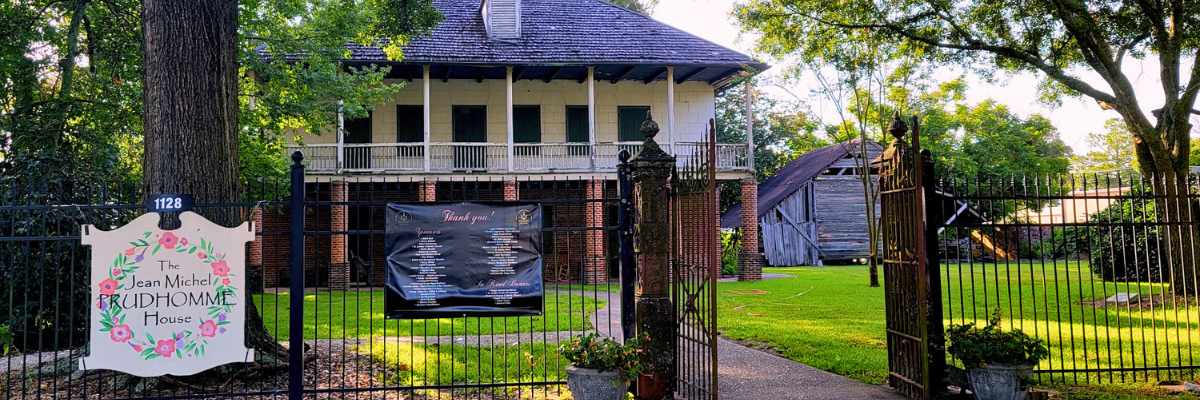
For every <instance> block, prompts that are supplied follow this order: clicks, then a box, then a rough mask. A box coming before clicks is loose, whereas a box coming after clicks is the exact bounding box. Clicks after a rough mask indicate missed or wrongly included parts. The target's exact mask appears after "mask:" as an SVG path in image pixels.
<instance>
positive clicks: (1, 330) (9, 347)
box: [0, 325, 15, 357]
mask: <svg viewBox="0 0 1200 400" xmlns="http://www.w3.org/2000/svg"><path fill="white" fill-rule="evenodd" d="M13 350H15V349H14V348H13V335H12V329H9V327H8V325H0V357H2V356H7V355H8V353H9V352H10V351H13Z"/></svg>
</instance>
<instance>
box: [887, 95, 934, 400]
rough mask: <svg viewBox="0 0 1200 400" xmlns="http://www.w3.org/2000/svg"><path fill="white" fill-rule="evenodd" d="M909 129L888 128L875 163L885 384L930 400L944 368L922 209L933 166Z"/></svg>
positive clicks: (930, 249) (931, 235) (927, 218)
mask: <svg viewBox="0 0 1200 400" xmlns="http://www.w3.org/2000/svg"><path fill="white" fill-rule="evenodd" d="M908 131H909V129H908V126H906V125H905V123H904V121H903V120H901V119H900V117H899V115H897V116H896V118H895V119H894V120H893V121H892V126H891V128H890V129H889V132H890V133H891V134H892V136H894V137H895V139H893V140H892V143H891V144H890V145H889V146H888V148H887V150H885V151H884V153H883V155H882V156H881V160H880V162H881V164H882V165H881V169H880V176H879V185H880V203H881V204H880V206H881V211H882V212H881V215H880V217H881V218H880V228H881V233H882V235H883V272H884V292H885V294H884V296H885V299H884V302H885V307H886V313H887V346H888V384H889V385H891V386H892V387H893V388H895V389H896V390H897V391H899V392H900V393H902V394H904V395H905V396H907V397H908V398H910V399H930V398H934V397H936V396H937V395H938V394H939V393H940V392H941V391H942V389H941V388H942V387H943V385H942V376H943V374H944V370H945V353H944V351H945V343H944V338H943V332H942V311H941V298H940V294H941V289H940V280H939V275H938V273H937V249H936V243H927V239H928V238H936V237H937V234H936V229H937V224H931V223H929V221H930V220H935V217H934V216H932V215H929V214H930V213H929V212H928V210H929V209H930V207H927V204H926V203H927V202H926V199H927V198H928V197H929V195H931V194H932V188H933V182H932V180H933V179H932V172H933V163H932V161H930V160H929V154H928V152H921V147H920V137H919V136H920V135H919V132H920V131H919V129H918V121H917V119H916V117H913V119H912V145H911V146H910V145H909V144H908V143H906V141H905V138H904V137H905V134H906V133H908ZM930 230H933V231H932V232H931V231H930Z"/></svg>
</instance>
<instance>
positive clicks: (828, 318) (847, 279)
mask: <svg viewBox="0 0 1200 400" xmlns="http://www.w3.org/2000/svg"><path fill="white" fill-rule="evenodd" d="M1043 268H1046V269H1043ZM946 271H947V272H948V273H949V274H950V276H949V278H947V277H946V276H943V281H948V284H947V288H948V289H950V290H953V293H952V296H949V297H948V298H949V300H948V301H947V304H946V305H945V308H946V310H947V319H948V320H949V319H950V318H953V320H952V321H947V323H951V322H953V323H962V322H971V321H972V319H973V318H977V319H978V320H980V321H982V320H984V319H986V318H987V316H988V315H989V314H990V313H991V312H992V311H995V310H997V309H999V310H1000V314H1001V316H1002V321H1003V324H1004V326H1005V327H1014V326H1015V327H1018V328H1023V329H1024V330H1025V331H1026V332H1028V333H1030V334H1037V335H1038V336H1040V337H1043V338H1045V339H1047V341H1048V342H1049V346H1050V348H1051V352H1052V355H1053V356H1052V358H1053V359H1052V360H1047V361H1046V362H1044V363H1043V364H1042V365H1041V366H1040V368H1054V369H1062V368H1064V367H1065V368H1084V367H1085V366H1086V367H1090V368H1094V367H1096V366H1098V365H1100V366H1111V367H1120V366H1121V365H1122V364H1121V363H1122V362H1124V366H1125V367H1130V366H1134V365H1137V366H1142V365H1155V360H1154V359H1153V358H1149V359H1145V360H1144V359H1143V357H1142V356H1143V354H1150V355H1151V356H1150V357H1153V356H1152V355H1153V354H1158V355H1159V360H1158V361H1157V363H1158V364H1159V365H1181V364H1182V365H1196V364H1193V363H1191V360H1193V359H1194V360H1196V361H1197V362H1200V328H1198V324H1200V313H1198V312H1197V310H1198V309H1197V307H1195V305H1194V304H1193V305H1191V306H1190V307H1185V306H1183V305H1181V304H1176V306H1175V307H1170V308H1167V307H1162V306H1161V305H1160V306H1159V307H1157V308H1155V309H1143V310H1138V309H1125V308H1122V309H1114V308H1113V307H1108V308H1105V307H1096V306H1095V305H1093V304H1090V303H1089V301H1091V300H1094V299H1097V298H1103V296H1105V295H1111V294H1114V293H1116V292H1139V293H1142V294H1143V295H1154V294H1158V295H1161V294H1162V293H1164V290H1165V289H1164V287H1163V286H1162V285H1151V284H1141V285H1138V284H1131V285H1126V284H1124V283H1120V284H1114V283H1104V282H1100V281H1099V280H1098V279H1095V280H1094V279H1093V278H1092V276H1091V274H1090V273H1089V272H1088V271H1087V269H1086V264H1079V263H1060V264H1057V265H1047V266H1045V267H1043V266H1041V265H1029V264H1024V265H1022V264H1016V263H1013V264H1011V265H1008V266H1003V265H1002V266H1001V267H1000V268H999V269H997V268H995V267H993V268H991V269H981V268H977V266H968V265H963V266H961V267H959V266H950V267H949V268H948V269H947V270H946ZM768 272H774V273H783V274H787V275H788V276H789V277H788V278H782V279H773V280H765V281H761V282H730V283H722V284H721V285H719V287H718V291H719V296H720V297H719V298H720V300H719V301H718V310H719V317H718V324H719V326H720V331H721V334H722V335H724V336H726V337H728V338H731V339H734V340H738V341H742V342H744V343H749V344H753V345H757V346H761V347H763V348H768V349H770V350H771V351H774V352H777V353H779V354H780V355H782V356H784V357H787V358H790V359H792V360H796V361H799V362H802V363H805V364H808V365H812V366H814V367H817V368H820V369H824V370H827V371H831V372H834V373H837V374H840V375H845V376H849V377H851V378H854V379H857V380H860V381H863V382H868V383H874V384H880V383H883V382H884V381H885V378H886V376H887V344H886V341H885V335H884V332H885V322H884V302H883V289H882V288H870V287H868V286H867V281H868V275H867V269H866V267H863V266H847V267H795V268H778V269H776V268H773V269H770V270H768ZM997 272H999V273H997ZM1055 273H1057V274H1058V276H1057V280H1055V279H1046V280H1043V279H1042V276H1043V274H1047V275H1045V276H1048V277H1053V276H1054V275H1053V274H1055ZM1055 281H1057V282H1058V284H1057V285H1055V284H1054V283H1053V282H1055ZM960 282H961V283H960ZM985 282H986V283H987V284H985ZM1081 283H1082V285H1081ZM997 284H998V286H997ZM996 287H999V288H1000V291H999V292H997V291H996V290H995V288H996ZM1009 287H1011V288H1012V291H1011V294H1009V290H1008V288H1009ZM1068 288H1069V290H1068ZM1093 290H1094V292H1093ZM985 291H986V296H987V299H988V300H987V301H986V304H985V301H984V300H983V298H984V294H985ZM972 294H974V296H975V297H974V304H975V306H974V307H971V306H970V304H972V300H971V299H972V297H971V296H972ZM997 298H999V301H997ZM960 299H964V300H963V301H962V302H959V300H960ZM1008 299H1012V301H1011V302H1010V301H1009V300H1008ZM950 301H953V304H950ZM964 304H965V305H967V306H966V307H964ZM989 310H990V311H989ZM963 316H965V319H964V318H963ZM1106 318H1107V320H1106ZM1106 326H1107V327H1108V328H1107V329H1106V328H1105V327H1106ZM1035 327H1036V332H1035ZM1085 346H1086V348H1087V350H1084V347H1085ZM1072 348H1074V349H1075V350H1074V351H1071V349H1072ZM1097 350H1099V351H1097ZM1110 354H1111V355H1110ZM1072 355H1074V357H1071V356H1072ZM1168 355H1169V357H1171V360H1170V362H1168V360H1167V359H1166V358H1167V356H1168ZM1122 360H1123V361H1122ZM1041 378H1042V380H1043V382H1046V383H1055V384H1077V383H1079V384H1085V383H1092V384H1094V383H1102V384H1110V380H1112V381H1115V382H1119V381H1120V378H1121V377H1120V375H1118V374H1107V373H1106V374H1092V375H1090V376H1088V375H1084V374H1078V375H1056V376H1048V375H1043V376H1042V377H1041ZM1125 378H1126V380H1132V379H1134V378H1135V377H1133V376H1126V377H1125ZM1156 378H1161V379H1164V380H1165V379H1179V378H1185V379H1187V378H1189V377H1188V376H1186V375H1184V376H1179V375H1178V374H1176V375H1173V376H1168V375H1167V374H1166V373H1163V375H1161V376H1159V377H1155V376H1154V375H1150V376H1148V377H1147V376H1144V375H1139V376H1138V377H1136V380H1139V381H1147V380H1149V381H1153V382H1157V381H1158V380H1159V379H1156ZM1195 378H1200V376H1196V377H1190V379H1195ZM1051 380H1052V382H1051ZM1135 386H1136V385H1135ZM1143 394H1145V393H1141V394H1139V395H1143ZM1117 398H1119V397H1117Z"/></svg>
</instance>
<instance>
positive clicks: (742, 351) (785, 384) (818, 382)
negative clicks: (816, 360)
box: [717, 339, 903, 400]
mask: <svg viewBox="0 0 1200 400" xmlns="http://www.w3.org/2000/svg"><path fill="white" fill-rule="evenodd" d="M717 357H718V358H719V361H718V365H719V366H720V372H719V373H720V384H719V385H720V386H719V388H720V391H721V399H722V400H758V399H773V400H857V399H888V400H892V399H896V400H902V399H903V397H901V396H900V395H898V394H896V393H895V392H892V391H891V389H888V388H886V387H883V386H875V385H868V384H865V383H862V382H859V381H856V380H853V379H850V378H847V377H844V376H841V375H835V374H832V373H829V372H825V371H822V370H819V369H816V368H813V367H810V366H807V365H804V364H800V363H798V362H795V361H791V360H788V359H786V358H783V357H779V356H776V355H774V354H770V353H767V352H764V351H759V350H755V349H751V348H749V347H746V346H742V345H740V344H737V343H734V342H732V341H729V340H725V339H721V340H720V341H719V342H718V346H717Z"/></svg>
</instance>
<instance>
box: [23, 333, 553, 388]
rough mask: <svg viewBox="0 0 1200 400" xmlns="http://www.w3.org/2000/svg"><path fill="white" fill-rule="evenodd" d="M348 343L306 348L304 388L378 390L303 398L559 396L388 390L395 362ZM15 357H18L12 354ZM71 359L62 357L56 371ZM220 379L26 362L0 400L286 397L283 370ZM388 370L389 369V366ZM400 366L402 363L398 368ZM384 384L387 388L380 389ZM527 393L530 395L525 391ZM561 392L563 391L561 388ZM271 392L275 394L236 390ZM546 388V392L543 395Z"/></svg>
mask: <svg viewBox="0 0 1200 400" xmlns="http://www.w3.org/2000/svg"><path fill="white" fill-rule="evenodd" d="M347 345H351V346H352V344H349V343H340V342H324V343H316V344H314V345H313V346H312V347H311V348H309V349H308V351H307V352H306V353H307V354H308V358H307V359H306V361H305V365H304V379H305V388H306V389H310V390H311V389H313V388H315V389H318V390H320V389H334V390H336V389H343V388H347V389H351V390H356V389H354V388H370V387H374V388H381V389H379V390H373V391H347V392H328V393H315V394H306V395H305V399H371V400H374V399H388V400H426V399H428V400H442V399H479V400H501V399H504V400H507V399H558V398H559V396H558V395H557V392H558V390H557V388H553V389H549V390H545V389H544V388H536V389H534V390H531V389H530V388H524V389H522V390H521V393H517V392H516V391H515V389H512V390H505V389H502V388H497V389H484V390H470V391H468V390H454V391H449V390H440V391H429V390H418V391H412V390H403V389H397V388H387V387H388V382H385V379H392V377H394V375H395V374H396V373H397V370H396V366H395V365H391V366H388V365H384V364H383V363H381V362H380V361H379V360H377V359H375V358H372V357H370V356H368V355H365V354H361V353H357V352H354V351H347V349H346V347H347ZM14 357H20V356H14ZM71 364H75V362H74V360H69V359H67V358H62V359H61V361H60V362H58V366H59V369H60V370H64V371H65V370H67V367H66V366H67V365H71ZM234 368H239V369H237V370H236V372H235V373H232V374H229V375H228V376H224V377H205V381H203V382H200V381H197V380H196V378H198V377H187V378H172V377H166V378H158V379H148V380H143V379H137V378H132V377H130V376H128V375H124V374H120V373H115V372H112V371H100V370H94V371H86V372H81V371H75V372H64V373H57V374H56V373H54V369H55V364H54V363H46V364H42V366H41V367H40V368H39V367H38V366H35V365H26V366H25V368H24V369H22V370H16V371H9V372H7V373H4V374H2V375H0V398H3V399H14V400H16V399H22V400H23V399H97V400H109V399H119V398H146V399H149V398H162V397H166V396H179V397H185V398H190V399H226V398H236V399H253V400H257V399H286V398H287V393H286V391H287V383H288V376H287V368H283V367H278V366H275V367H271V366H264V365H249V366H240V367H234ZM389 368H390V369H389ZM402 368H403V367H401V369H402ZM384 388H386V389H384ZM531 391H534V392H536V393H535V394H532V393H529V392H531ZM561 391H562V392H564V393H565V392H566V390H565V389H562V390H561ZM261 392H273V393H277V394H245V395H243V394H239V393H261ZM547 392H548V394H546V393H547Z"/></svg>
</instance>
